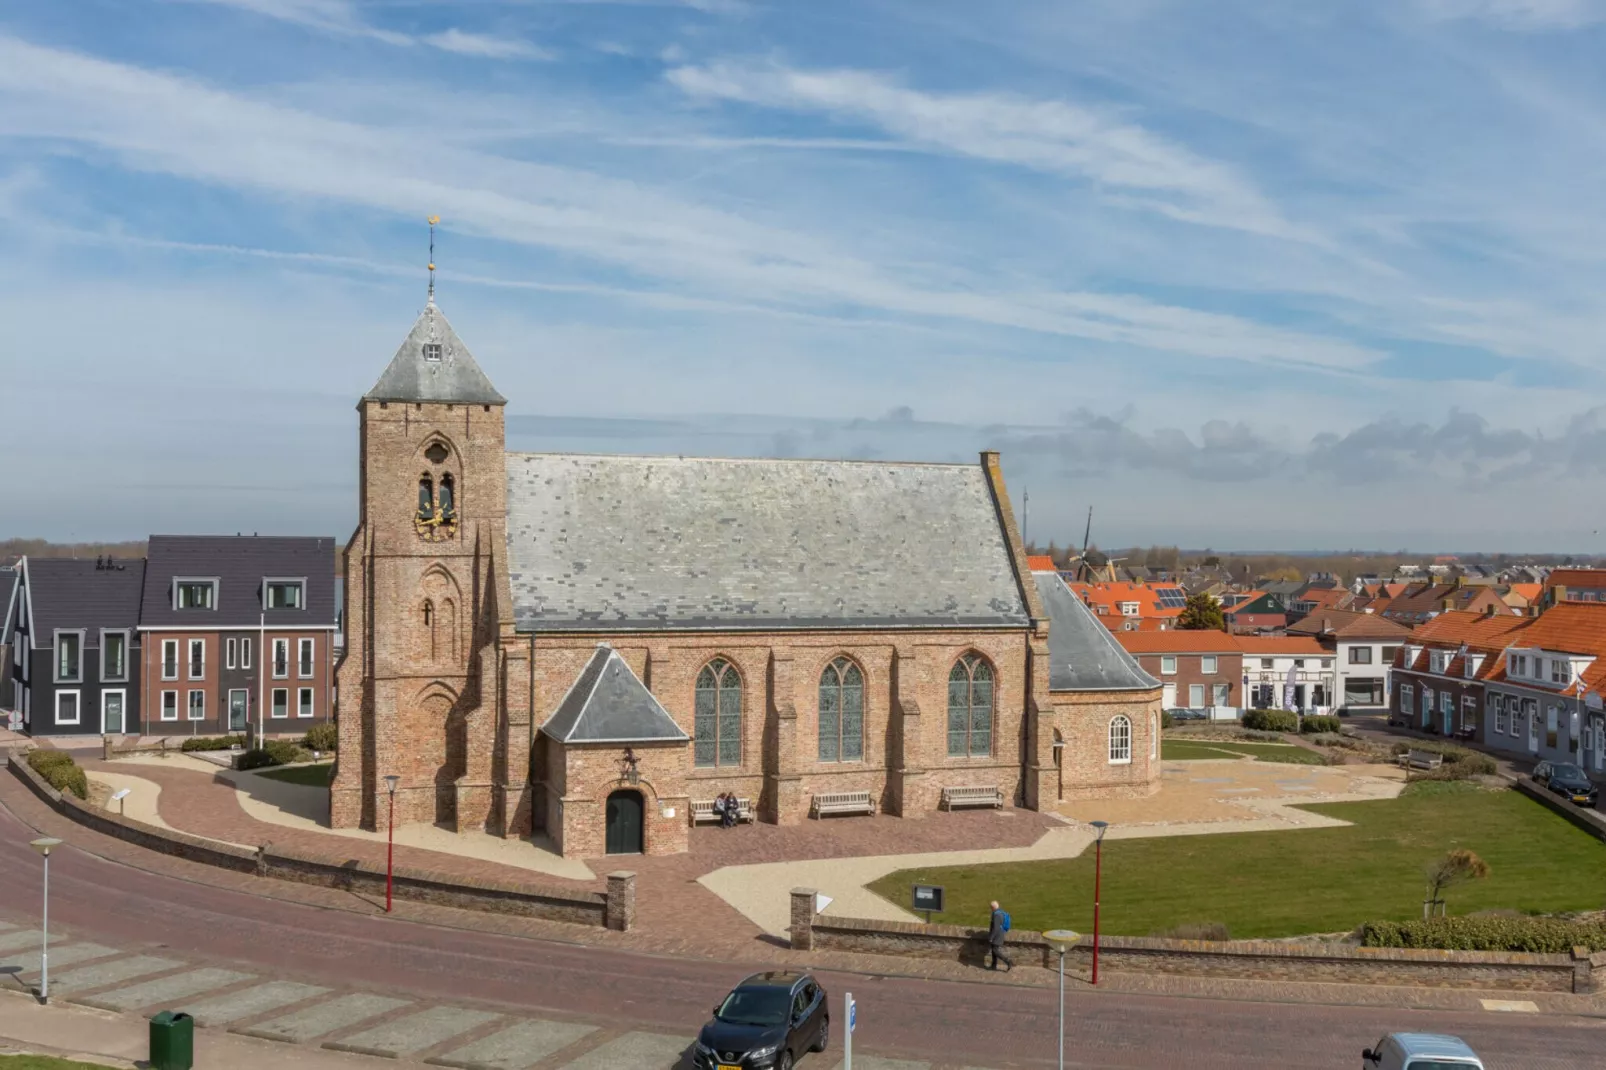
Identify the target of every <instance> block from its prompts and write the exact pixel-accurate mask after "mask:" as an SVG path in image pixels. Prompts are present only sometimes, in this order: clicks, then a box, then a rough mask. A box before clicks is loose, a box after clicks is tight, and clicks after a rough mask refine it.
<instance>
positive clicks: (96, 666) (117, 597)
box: [0, 557, 145, 736]
mask: <svg viewBox="0 0 1606 1070" xmlns="http://www.w3.org/2000/svg"><path fill="white" fill-rule="evenodd" d="M144 575H145V563H144V562H143V561H121V560H113V559H110V558H96V559H95V560H93V561H89V560H80V559H76V558H27V557H25V558H23V559H22V561H21V562H20V563H19V565H18V566H17V582H16V589H15V592H14V593H13V595H12V596H11V598H10V600H9V608H8V609H7V613H6V621H5V624H4V627H3V628H0V631H3V632H4V634H6V635H7V636H9V637H10V640H11V656H10V658H9V659H8V661H7V663H6V664H5V666H4V671H5V672H6V673H8V674H9V675H10V676H11V685H12V696H13V701H14V703H15V705H16V710H17V712H18V713H20V714H21V717H20V718H19V725H20V728H21V730H22V731H24V732H27V733H28V734H29V735H34V736H77V735H99V734H102V733H108V732H111V733H121V732H126V731H128V730H129V725H130V724H132V723H133V722H134V721H135V720H136V719H137V718H138V716H139V680H140V675H139V674H140V659H139V633H138V631H137V628H138V625H139V599H140V590H141V587H142V585H143V582H144Z"/></svg>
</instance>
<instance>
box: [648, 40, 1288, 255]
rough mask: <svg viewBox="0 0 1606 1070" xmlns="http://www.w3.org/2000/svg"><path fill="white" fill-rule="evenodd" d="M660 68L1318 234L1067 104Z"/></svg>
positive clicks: (1158, 142)
mask: <svg viewBox="0 0 1606 1070" xmlns="http://www.w3.org/2000/svg"><path fill="white" fill-rule="evenodd" d="M668 77H669V80H670V81H671V82H672V83H673V84H674V85H675V86H677V87H678V88H679V89H681V90H682V91H683V92H685V93H688V94H690V95H692V96H695V97H701V98H704V99H718V100H730V101H739V102H742V103H746V104H755V105H761V106H765V107H779V108H790V109H795V110H801V111H817V112H824V113H826V114H829V115H833V116H836V117H839V118H847V119H858V120H863V121H867V122H870V123H874V124H875V125H877V126H879V127H881V128H882V129H884V130H886V131H888V132H889V133H891V134H893V135H895V136H897V137H899V138H901V139H904V140H907V141H909V142H912V143H916V144H922V145H927V146H930V147H932V148H934V149H937V150H940V151H944V152H950V153H955V154H958V155H963V156H970V157H974V158H977V159H984V160H991V161H994V162H998V163H1006V164H1012V165H1014V166H1018V167H1024V168H1029V169H1031V170H1035V171H1045V172H1051V173H1055V174H1061V175H1067V176H1070V177H1073V178H1077V179H1080V180H1083V181H1085V182H1088V183H1091V184H1093V185H1094V186H1096V187H1098V188H1099V189H1100V190H1101V191H1102V192H1104V193H1105V195H1106V197H1107V199H1108V200H1109V201H1110V203H1116V204H1121V203H1126V204H1131V205H1134V206H1137V207H1141V208H1144V209H1147V210H1150V211H1155V212H1158V213H1160V214H1162V215H1165V216H1168V217H1170V218H1173V219H1177V220H1181V221H1184V222H1191V223H1198V224H1202V225H1205V226H1212V227H1225V228H1228V229H1233V230H1244V231H1249V232H1251V233H1255V234H1262V235H1268V236H1273V237H1279V238H1289V239H1296V240H1300V241H1312V242H1317V243H1318V244H1319V243H1320V239H1319V238H1318V237H1317V236H1316V235H1315V234H1314V233H1313V232H1311V231H1309V230H1307V229H1305V228H1302V227H1299V226H1297V225H1295V224H1293V223H1291V222H1289V221H1288V220H1286V219H1285V218H1283V216H1282V214H1281V213H1280V212H1279V211H1278V209H1277V207H1276V206H1275V205H1274V204H1272V203H1271V202H1270V201H1269V200H1267V199H1266V198H1265V197H1264V196H1263V195H1262V194H1261V193H1260V192H1259V191H1258V190H1256V189H1255V187H1254V185H1253V184H1252V183H1251V182H1250V181H1248V180H1247V179H1245V178H1244V177H1242V176H1241V175H1239V174H1238V173H1237V172H1236V171H1235V170H1234V169H1233V168H1232V167H1230V166H1228V165H1226V164H1223V163H1220V162H1218V161H1215V160H1210V159H1206V158H1205V157H1202V156H1199V155H1197V154H1196V153H1194V152H1192V151H1190V150H1189V149H1187V148H1186V147H1184V146H1182V145H1178V144H1175V143H1173V142H1170V141H1167V140H1166V139H1164V138H1162V137H1160V136H1158V135H1156V134H1154V133H1152V132H1150V131H1148V130H1146V129H1144V128H1143V127H1142V126H1139V125H1137V124H1135V123H1132V122H1129V121H1127V120H1125V119H1122V118H1120V117H1119V116H1117V115H1115V114H1113V113H1109V112H1106V111H1103V110H1100V109H1097V108H1092V107H1086V106H1083V105H1079V104H1075V103H1072V102H1070V101H1065V100H1033V99H1029V98H1025V97H1020V96H1015V95H1011V94H1004V93H952V94H936V93H925V92H920V91H918V90H914V89H909V88H906V87H904V86H901V85H899V84H897V83H896V82H894V81H892V80H891V79H889V78H887V77H885V76H883V75H880V74H876V73H872V72H867V71H855V70H835V71H803V70H796V69H793V68H789V67H785V66H780V65H767V66H757V65H745V64H736V63H717V64H712V65H709V66H705V67H677V68H675V69H674V70H671V71H670V72H669V74H668Z"/></svg>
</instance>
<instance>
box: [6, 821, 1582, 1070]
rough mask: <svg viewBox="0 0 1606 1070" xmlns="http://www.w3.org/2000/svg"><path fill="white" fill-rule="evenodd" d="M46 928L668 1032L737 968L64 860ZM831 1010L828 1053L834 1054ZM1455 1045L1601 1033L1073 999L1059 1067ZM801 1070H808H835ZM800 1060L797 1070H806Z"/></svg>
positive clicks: (1024, 1056) (942, 1048) (1011, 1017)
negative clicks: (1404, 1036) (1415, 1037)
mask: <svg viewBox="0 0 1606 1070" xmlns="http://www.w3.org/2000/svg"><path fill="white" fill-rule="evenodd" d="M31 836H32V833H31V831H30V830H29V829H28V828H27V827H26V826H25V825H23V824H22V823H21V822H19V821H18V820H17V819H16V818H15V817H14V816H13V815H12V814H10V813H9V812H8V811H5V810H4V809H0V913H4V914H5V915H6V916H7V918H8V920H13V921H22V922H33V923H37V904H38V902H39V894H40V866H41V862H40V859H39V857H38V856H37V855H36V854H35V853H34V852H33V851H32V850H31V849H30V848H29V847H28V845H27V841H28V840H29V839H30V838H31ZM50 877H51V902H50V908H51V922H52V926H53V927H54V926H56V925H60V926H62V927H64V928H67V929H70V930H72V932H73V934H74V935H75V936H78V937H88V938H92V939H95V940H97V941H99V942H102V943H107V944H110V945H113V946H118V947H126V948H129V949H135V948H140V947H151V946H166V947H169V948H172V949H174V950H175V951H179V952H182V953H184V954H186V955H189V956H192V957H194V958H197V959H212V960H216V961H220V962H236V963H244V964H249V966H250V967H252V968H253V969H255V970H258V971H260V972H262V973H264V974H266V975H268V976H273V977H282V978H286V979H294V980H302V981H311V982H321V983H326V984H335V985H347V986H350V985H356V986H361V987H364V988H369V989H373V990H377V991H395V992H399V993H405V994H409V995H415V996H422V997H425V998H435V999H454V1000H465V1001H485V1002H488V1003H495V1004H501V1005H503V1006H506V1007H508V1008H512V1009H518V1010H521V1011H526V1012H529V1013H537V1014H543V1015H547V1016H559V1017H574V1018H582V1019H588V1020H591V1021H597V1022H603V1023H607V1024H613V1025H629V1026H632V1027H635V1028H647V1029H654V1030H662V1031H666V1032H679V1033H683V1034H684V1035H685V1036H686V1037H687V1038H688V1039H690V1038H691V1037H692V1036H693V1035H694V1033H695V1031H696V1029H697V1027H698V1026H699V1025H700V1024H701V1023H702V1022H703V1021H705V1020H706V1018H707V1016H708V1012H709V1008H711V1007H712V1006H713V1005H714V1003H716V1002H717V1001H718V1000H719V998H720V997H721V996H722V995H723V994H724V993H725V991H726V990H727V989H728V987H729V986H730V985H731V984H732V983H733V982H734V981H735V980H737V979H739V978H740V977H741V976H742V975H743V974H744V973H745V972H747V969H748V967H744V966H741V965H731V964H722V963H719V962H708V961H700V960H689V959H676V958H668V957H660V956H653V955H645V954H638V953H632V952H620V951H611V950H603V949H598V948H595V947H584V946H578V945H569V944H563V943H557V942H551V941H538V940H526V939H518V938H513V937H507V936H500V935H492V934H483V933H475V932H465V931H459V930H452V929H443V928H437V927H434V926H429V925H422V924H417V923H413V922H406V921H400V920H396V919H388V918H382V917H378V918H376V917H370V916H365V915H360V914H354V913H349V912H346V911H341V910H326V909H320V908H317V907H309V906H304V905H301V904H296V903H288V902H283V901H280V900H273V899H262V898H258V897H256V896H251V895H247V894H244V893H240V892H232V891H227V890H223V889H218V888H212V887H207V886H203V885H198V884H193V883H191V882H188V881H184V880H179V879H175V878H170V877H164V876H159V875H157V874H153V873H148V872H145V871H143V870H138V869H132V868H129V867H126V866H122V865H119V864H117V863H113V862H108V861H106V860H104V859H101V858H98V857H96V856H93V855H89V854H85V853H83V852H81V851H78V850H75V849H73V848H72V847H70V846H69V847H65V848H62V849H61V850H59V851H58V852H57V853H56V854H54V855H53V856H52V860H51V873H50ZM822 980H823V981H824V983H825V985H826V988H827V990H828V991H829V992H831V994H832V998H833V1000H834V1001H840V998H841V993H842V992H843V991H844V990H851V991H852V992H853V993H854V994H855V996H856V998H857V999H858V1002H859V1028H858V1031H857V1033H856V1034H855V1036H854V1045H855V1048H854V1050H855V1052H856V1053H858V1054H870V1053H873V1054H877V1055H882V1056H891V1057H897V1058H905V1059H918V1060H924V1061H930V1062H935V1063H940V1064H943V1065H949V1066H971V1065H974V1066H981V1067H989V1068H1002V1067H1011V1066H1020V1067H1037V1066H1052V1065H1054V1055H1055V1046H1054V1025H1055V996H1054V993H1053V992H1051V991H1047V990H1043V989H1038V988H1012V987H1006V986H999V985H969V984H956V983H952V982H941V981H924V980H914V979H906V978H893V977H866V976H864V975H851V976H850V975H836V974H830V973H826V974H823V975H822ZM842 1025H843V1022H842V1021H841V1017H840V1012H839V1013H838V1014H837V1016H836V1021H834V1022H833V1032H834V1033H835V1034H836V1037H837V1038H836V1039H834V1040H833V1049H836V1048H837V1047H838V1046H839V1045H840V1034H841V1027H842ZM1394 1030H1417V1031H1434V1032H1449V1033H1456V1034H1459V1035H1461V1036H1463V1037H1465V1038H1466V1039H1467V1040H1468V1041H1469V1042H1470V1043H1471V1044H1472V1045H1473V1046H1474V1047H1475V1048H1476V1049H1478V1050H1479V1051H1480V1052H1481V1053H1483V1055H1484V1058H1485V1060H1486V1062H1487V1064H1488V1066H1489V1068H1490V1070H1496V1068H1500V1070H1563V1068H1565V1070H1579V1068H1593V1067H1602V1068H1606V1022H1603V1021H1598V1020H1594V1019H1584V1018H1576V1017H1552V1016H1540V1015H1517V1014H1491V1013H1468V1012H1438V1011H1414V1010H1394V1011H1379V1010H1375V1009H1369V1008H1355V1007H1324V1006H1311V1005H1307V1004H1299V1003H1285V1004H1278V1003H1247V1002H1233V1001H1227V1000H1206V999H1188V998H1169V997H1152V996H1130V995H1122V994H1105V993H1090V992H1088V991H1086V990H1085V989H1084V990H1079V991H1073V992H1071V993H1070V994H1069V995H1068V997H1067V1000H1066V1033H1067V1041H1066V1065H1068V1066H1076V1067H1163V1068H1165V1070H1180V1068H1185V1067H1203V1068H1213V1067H1223V1068H1225V1067H1233V1068H1239V1067H1312V1068H1326V1067H1332V1068H1335V1070H1337V1068H1340V1067H1343V1068H1351V1067H1357V1066H1359V1065H1360V1059H1359V1057H1358V1056H1359V1052H1360V1050H1361V1048H1363V1047H1365V1046H1367V1045H1369V1044H1370V1043H1372V1042H1373V1041H1374V1040H1376V1039H1377V1038H1378V1037H1379V1036H1380V1035H1382V1034H1383V1033H1385V1032H1389V1031H1394ZM815 1061H816V1062H819V1063H821V1064H822V1065H823V1066H832V1065H834V1064H835V1061H836V1057H835V1054H834V1052H833V1055H832V1058H831V1059H830V1060H829V1061H823V1060H819V1058H818V1057H815ZM808 1066H809V1063H808V1062H805V1063H804V1064H803V1068H802V1070H807V1068H808Z"/></svg>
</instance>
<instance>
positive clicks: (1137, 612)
mask: <svg viewBox="0 0 1606 1070" xmlns="http://www.w3.org/2000/svg"><path fill="white" fill-rule="evenodd" d="M1142 615H1143V607H1142V606H1140V605H1139V604H1138V603H1136V602H1122V603H1121V616H1123V617H1140V616H1142Z"/></svg>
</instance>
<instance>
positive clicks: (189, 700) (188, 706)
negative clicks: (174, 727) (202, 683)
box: [184, 687, 206, 721]
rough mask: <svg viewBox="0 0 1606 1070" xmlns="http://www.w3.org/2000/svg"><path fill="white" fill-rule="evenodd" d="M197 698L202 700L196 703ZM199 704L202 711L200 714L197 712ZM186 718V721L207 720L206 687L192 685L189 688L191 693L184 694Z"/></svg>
mask: <svg viewBox="0 0 1606 1070" xmlns="http://www.w3.org/2000/svg"><path fill="white" fill-rule="evenodd" d="M196 699H200V700H201V701H200V703H199V704H197V703H196V701H195V700H196ZM197 705H199V708H200V711H201V712H200V716H196V713H195V711H196V708H197ZM184 719H185V720H186V721H204V720H206V688H204V687H192V688H190V689H189V694H187V695H185V696H184Z"/></svg>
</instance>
